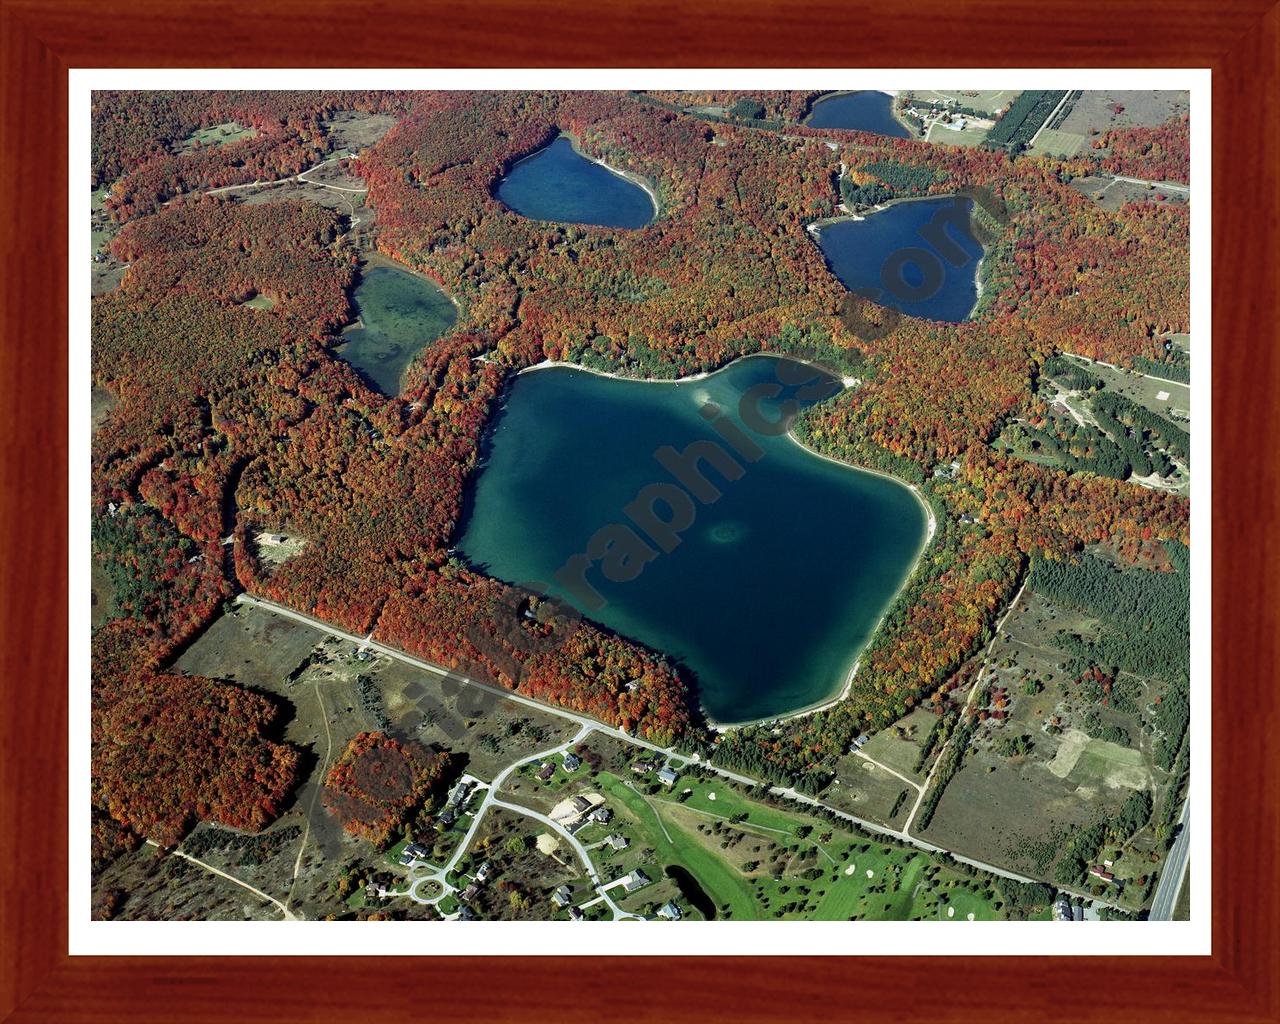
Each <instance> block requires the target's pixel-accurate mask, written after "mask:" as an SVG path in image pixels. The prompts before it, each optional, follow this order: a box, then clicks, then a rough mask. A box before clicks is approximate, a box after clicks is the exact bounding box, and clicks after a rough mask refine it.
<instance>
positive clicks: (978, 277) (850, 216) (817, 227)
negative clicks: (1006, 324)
mask: <svg viewBox="0 0 1280 1024" xmlns="http://www.w3.org/2000/svg"><path fill="white" fill-rule="evenodd" d="M956 198H959V199H969V202H970V203H973V199H971V198H970V197H968V196H963V195H961V194H960V193H958V192H945V193H940V194H938V195H932V196H897V197H895V198H893V199H890V200H888V201H886V202H883V203H878V204H876V205H875V206H873V207H872V208H871V209H870V210H867V211H866V212H864V213H862V214H858V213H853V212H848V208H847V207H845V206H844V204H843V203H840V204H839V206H838V207H837V208H839V209H845V210H846V211H847V212H845V213H843V214H836V215H834V216H831V217H819V218H818V219H817V220H813V221H810V222H809V223H808V224H806V225H805V226H804V229H805V231H807V232H808V233H809V236H810V237H811V238H812V239H813V240H814V243H815V244H816V245H817V246H818V249H819V250H820V251H822V259H823V262H825V263H826V265H827V270H828V271H829V272H830V273H831V274H832V276H834V277H835V278H836V280H837V281H840V275H838V274H837V273H836V272H835V268H834V267H832V266H831V260H830V258H829V257H828V256H827V254H826V251H825V250H823V249H822V242H821V239H820V235H821V234H822V229H823V228H827V227H831V226H832V225H834V224H844V223H849V222H854V223H861V222H862V221H866V220H868V219H870V218H871V217H874V216H875V215H876V214H877V213H884V212H886V211H888V210H891V209H893V207H895V206H901V205H905V204H906V203H923V202H936V201H937V200H939V199H956ZM974 205H976V204H974ZM969 223H970V230H969V237H970V238H971V239H972V240H973V241H974V243H975V244H976V245H977V246H978V247H979V248H980V249H981V250H982V255H981V256H979V257H978V265H977V266H976V267H974V271H973V281H974V290H975V295H974V298H973V305H972V306H971V307H970V308H969V312H968V313H966V314H965V316H964V319H962V320H936V321H934V322H935V323H957V324H963V323H968V322H970V321H971V320H972V319H973V315H974V313H976V312H977V310H978V306H979V305H980V304H981V302H982V293H983V287H982V265H983V263H984V262H985V261H986V258H987V256H988V254H989V253H988V250H987V247H986V246H985V245H983V244H982V242H981V240H980V239H979V238H978V234H977V232H976V231H974V230H973V227H972V225H973V212H972V211H970V214H969ZM840 283H841V284H842V285H843V284H844V282H843V281H840ZM845 290H846V291H848V290H849V289H848V286H847V285H846V286H845ZM877 305H879V303H877ZM883 308H886V309H893V308H896V307H892V306H885V307H883ZM898 312H899V313H901V314H902V315H903V316H916V317H917V319H921V320H931V319H933V318H931V317H926V316H918V315H917V314H914V313H907V312H906V311H905V310H898Z"/></svg>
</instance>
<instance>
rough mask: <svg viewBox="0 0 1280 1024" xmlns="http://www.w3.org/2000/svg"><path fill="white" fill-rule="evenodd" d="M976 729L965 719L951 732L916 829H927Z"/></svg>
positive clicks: (972, 723) (969, 720) (917, 816)
mask: <svg viewBox="0 0 1280 1024" xmlns="http://www.w3.org/2000/svg"><path fill="white" fill-rule="evenodd" d="M975 685H976V684H975ZM976 729H977V722H976V720H973V719H966V720H965V721H963V722H961V723H960V725H958V726H957V727H956V729H955V731H954V732H953V733H952V734H951V743H950V745H949V746H948V747H947V749H946V751H945V752H944V753H943V755H942V760H941V761H940V762H939V763H938V769H937V772H936V773H935V775H934V777H933V785H932V786H931V787H929V792H928V793H926V794H925V798H924V800H923V801H922V802H921V804H920V810H919V812H917V814H916V819H915V822H914V826H915V827H916V828H917V829H922V830H923V829H927V828H928V827H929V823H930V822H931V821H933V815H934V812H935V811H937V809H938V803H939V802H940V801H941V800H942V794H943V793H944V792H945V791H946V788H947V786H948V785H949V784H950V782H951V780H952V779H954V778H955V777H956V774H957V773H958V772H959V771H960V768H961V767H962V766H963V764H964V755H965V752H966V751H967V750H968V749H969V741H970V740H971V739H972V738H973V734H974V731H975V730H976Z"/></svg>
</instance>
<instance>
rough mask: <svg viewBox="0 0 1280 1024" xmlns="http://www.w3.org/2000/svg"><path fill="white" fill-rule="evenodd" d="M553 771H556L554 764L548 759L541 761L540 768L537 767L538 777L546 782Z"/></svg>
mask: <svg viewBox="0 0 1280 1024" xmlns="http://www.w3.org/2000/svg"><path fill="white" fill-rule="evenodd" d="M555 773H556V766H555V765H553V764H552V763H551V762H550V761H544V762H543V763H542V768H541V769H539V771H538V778H540V779H541V780H542V781H543V782H546V781H547V780H548V779H550V778H551V776H553V775H554V774H555Z"/></svg>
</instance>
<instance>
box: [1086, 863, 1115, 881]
mask: <svg viewBox="0 0 1280 1024" xmlns="http://www.w3.org/2000/svg"><path fill="white" fill-rule="evenodd" d="M1089 874H1091V875H1093V877H1094V878H1101V879H1102V880H1103V881H1104V882H1114V881H1115V877H1116V876H1115V875H1113V874H1112V873H1111V872H1110V871H1108V870H1107V869H1106V868H1104V867H1102V866H1101V865H1100V864H1094V865H1092V866H1091V867H1090V868H1089Z"/></svg>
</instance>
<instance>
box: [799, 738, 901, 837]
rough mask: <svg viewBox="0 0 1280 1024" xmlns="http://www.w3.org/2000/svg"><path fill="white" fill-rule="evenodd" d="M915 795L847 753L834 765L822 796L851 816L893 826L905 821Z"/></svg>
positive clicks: (891, 777)
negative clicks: (832, 777)
mask: <svg viewBox="0 0 1280 1024" xmlns="http://www.w3.org/2000/svg"><path fill="white" fill-rule="evenodd" d="M908 777H910V776H908ZM916 792H917V790H915V789H913V788H912V787H911V786H908V785H907V784H906V783H905V782H903V781H902V780H901V779H899V778H897V777H896V776H894V775H892V774H891V773H889V772H887V771H885V770H884V769H883V768H879V767H877V766H876V765H874V764H872V763H871V762H870V761H867V760H866V759H864V758H861V757H857V756H854V755H852V754H847V755H845V756H844V757H842V758H841V759H840V760H839V761H837V762H836V777H835V778H834V779H833V780H832V782H831V785H830V787H828V788H827V789H826V790H825V791H824V792H823V794H822V797H823V800H824V801H825V802H826V803H829V804H831V805H832V806H833V807H838V808H839V809H840V810H842V811H847V812H848V813H850V814H852V815H854V816H855V817H858V818H866V819H867V820H868V821H876V822H879V823H880V824H882V825H890V826H894V827H897V826H900V825H901V824H902V823H903V821H904V820H905V819H906V816H907V814H908V812H909V811H910V809H911V804H912V802H913V801H914V800H915V797H916Z"/></svg>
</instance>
